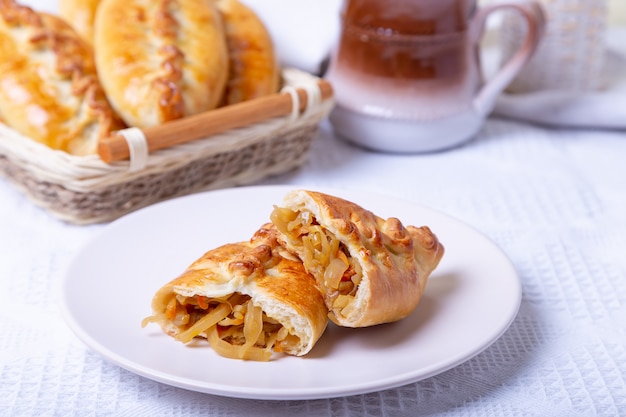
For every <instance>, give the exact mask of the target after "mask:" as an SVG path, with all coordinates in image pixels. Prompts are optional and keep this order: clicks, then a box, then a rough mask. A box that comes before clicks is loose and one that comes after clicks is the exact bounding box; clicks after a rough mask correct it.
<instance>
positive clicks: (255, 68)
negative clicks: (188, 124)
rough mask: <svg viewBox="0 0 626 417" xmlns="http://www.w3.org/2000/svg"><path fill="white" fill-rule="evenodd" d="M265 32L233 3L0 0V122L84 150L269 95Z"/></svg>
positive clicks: (273, 76)
mask: <svg viewBox="0 0 626 417" xmlns="http://www.w3.org/2000/svg"><path fill="white" fill-rule="evenodd" d="M279 71H280V69H279V65H278V60H277V57H276V56H275V51H274V47H273V43H272V39H271V38H270V35H269V32H268V31H267V29H266V28H265V26H264V25H263V22H262V21H261V20H260V19H259V18H258V17H257V15H256V14H255V13H254V12H253V11H252V10H251V9H249V8H248V7H246V6H245V5H244V4H243V3H241V2H239V1H238V0H61V1H60V4H59V15H58V16H56V15H51V14H47V13H43V12H38V11H36V10H33V9H32V8H30V7H27V6H24V5H21V4H19V3H18V2H16V1H15V0H2V1H0V85H2V89H0V118H1V119H2V121H3V122H4V123H5V124H7V125H8V126H10V127H12V128H13V129H15V130H16V131H18V132H20V133H22V134H23V135H25V136H28V137H30V138H32V139H34V140H36V141H39V142H41V143H44V144H46V145H48V146H50V147H52V148H54V149H60V150H63V151H66V152H68V153H71V154H76V155H85V154H92V153H95V152H96V149H97V143H98V141H99V140H100V139H102V138H104V137H107V136H109V135H110V134H111V132H113V131H115V130H119V129H121V128H124V127H138V128H145V127H151V126H158V125H160V124H162V123H165V122H168V121H170V120H175V119H179V118H183V117H187V116H190V115H193V114H197V113H200V112H205V111H208V110H211V109H214V108H216V107H219V106H224V105H229V104H234V103H237V102H241V101H245V100H250V99H253V98H256V97H260V96H264V95H267V94H272V93H275V92H276V91H277V90H278V87H279Z"/></svg>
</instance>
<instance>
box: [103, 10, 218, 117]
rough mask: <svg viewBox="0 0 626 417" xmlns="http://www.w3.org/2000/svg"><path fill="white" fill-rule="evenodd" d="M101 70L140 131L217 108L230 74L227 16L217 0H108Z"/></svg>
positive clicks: (107, 86)
mask: <svg viewBox="0 0 626 417" xmlns="http://www.w3.org/2000/svg"><path fill="white" fill-rule="evenodd" d="M94 49H95V56H96V66H97V68H98V73H99V74H100V78H101V81H102V85H103V87H104V90H105V92H106V94H107V96H108V97H109V100H110V101H111V103H112V105H113V107H114V108H115V109H116V111H117V112H118V113H119V114H120V116H121V117H122V118H123V119H124V121H125V122H126V123H127V124H128V125H130V126H135V127H139V128H145V127H151V126H157V125H160V124H162V123H164V122H167V121H170V120H174V119H178V118H182V117H186V116H190V115H193V114H197V113H200V112H204V111H207V110H211V109H213V108H215V107H216V106H217V105H218V104H219V102H220V100H221V98H222V94H223V92H224V87H225V85H226V78H227V75H228V51H227V46H226V39H225V34H224V28H223V24H222V19H221V17H220V15H219V12H218V11H217V9H216V7H215V5H214V4H213V2H212V1H209V0H102V1H101V3H100V5H99V6H98V9H97V12H96V20H95V24H94Z"/></svg>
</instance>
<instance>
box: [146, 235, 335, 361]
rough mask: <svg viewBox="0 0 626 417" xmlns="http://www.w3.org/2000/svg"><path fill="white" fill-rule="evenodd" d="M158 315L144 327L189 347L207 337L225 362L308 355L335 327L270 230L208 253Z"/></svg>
mask: <svg viewBox="0 0 626 417" xmlns="http://www.w3.org/2000/svg"><path fill="white" fill-rule="evenodd" d="M152 309H153V315H152V316H150V317H149V318H147V319H146V320H144V325H146V324H147V323H148V322H156V323H158V324H160V325H161V327H162V329H163V330H164V331H165V332H166V333H167V334H169V335H171V336H173V337H175V338H177V339H178V340H180V341H182V342H189V341H191V340H192V339H193V338H194V337H204V338H206V339H208V340H209V343H210V344H211V346H212V347H213V349H215V350H216V351H217V352H218V353H219V354H221V355H223V356H227V357H231V358H238V359H248V360H260V361H266V360H269V359H270V357H271V355H272V349H273V350H274V351H281V352H285V353H287V354H291V355H296V356H302V355H305V354H306V353H308V352H309V351H310V350H311V349H312V348H313V346H314V345H315V343H316V342H317V340H318V339H319V338H320V336H321V335H322V333H323V332H324V330H325V328H326V325H327V323H328V317H327V311H326V306H325V305H324V300H323V299H322V295H321V293H320V292H319V291H318V289H317V286H316V283H315V279H314V278H313V277H312V276H311V275H310V274H308V273H307V272H306V271H305V270H304V267H303V265H302V263H301V262H300V260H299V259H297V258H296V257H295V256H293V255H291V254H290V253H289V252H287V251H286V250H285V249H284V248H282V247H281V246H280V245H279V244H278V242H277V231H276V229H275V228H274V227H273V226H272V225H271V224H269V223H268V224H266V225H263V227H261V228H260V229H259V230H258V231H257V232H256V233H255V234H254V236H253V237H252V239H251V240H250V241H249V242H240V243H231V244H226V245H223V246H220V247H218V248H216V249H213V250H210V251H208V252H207V253H205V254H204V255H203V256H202V257H200V258H199V259H198V260H196V261H195V262H194V263H192V264H191V265H190V266H189V268H188V269H187V270H186V271H185V272H184V273H183V274H182V275H181V276H179V277H178V278H176V279H174V280H173V281H171V282H169V283H168V284H166V285H164V286H163V287H162V288H161V289H160V290H158V292H157V293H156V294H155V296H154V298H153V301H152ZM207 317H208V318H207ZM218 334H219V335H218Z"/></svg>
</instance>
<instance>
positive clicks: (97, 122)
mask: <svg viewBox="0 0 626 417" xmlns="http://www.w3.org/2000/svg"><path fill="white" fill-rule="evenodd" d="M0 85H1V86H2V88H0V114H1V115H2V119H3V120H5V121H6V123H7V124H8V125H9V126H10V127H12V128H14V129H15V130H17V131H18V132H20V133H22V134H23V135H25V136H28V137H31V138H33V139H34V140H37V141H39V142H42V143H44V144H46V145H48V146H50V147H52V148H54V149H60V150H64V151H67V152H69V153H72V154H78V155H85V154H91V153H95V151H96V146H97V142H98V140H99V139H101V138H102V137H105V136H107V135H108V134H109V133H110V132H111V131H112V130H117V129H119V128H121V127H122V124H121V122H120V120H119V119H118V118H117V117H116V116H115V114H114V112H113V110H112V109H111V107H110V105H109V103H108V101H107V99H106V97H105V95H104V93H103V91H102V88H101V86H100V83H99V80H98V77H97V75H96V69H95V65H94V60H93V51H92V49H91V47H90V46H89V45H88V44H87V43H85V42H84V41H83V40H82V39H81V38H80V37H79V36H78V34H77V33H76V32H75V31H74V30H73V29H72V28H71V27H70V26H69V25H68V24H67V23H65V22H64V21H63V20H62V19H60V18H58V17H56V16H53V15H49V14H46V13H38V12H36V11H34V10H33V9H31V8H29V7H25V6H21V5H18V4H17V3H15V2H14V1H10V0H2V1H0Z"/></svg>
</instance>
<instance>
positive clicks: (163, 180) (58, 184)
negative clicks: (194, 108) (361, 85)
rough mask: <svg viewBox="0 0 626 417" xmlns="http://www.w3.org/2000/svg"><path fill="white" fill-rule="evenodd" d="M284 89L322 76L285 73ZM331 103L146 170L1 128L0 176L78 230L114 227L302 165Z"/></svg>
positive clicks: (165, 154) (212, 141) (183, 149)
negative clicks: (127, 218)
mask: <svg viewBox="0 0 626 417" xmlns="http://www.w3.org/2000/svg"><path fill="white" fill-rule="evenodd" d="M283 79H284V84H285V85H286V86H292V87H297V88H301V87H304V88H312V86H316V85H317V81H318V80H319V79H318V78H316V77H314V76H312V75H310V74H307V73H304V72H301V71H298V70H295V69H287V70H285V71H284V72H283ZM332 106H333V100H332V99H327V100H323V101H321V100H320V101H318V102H313V103H308V106H307V109H306V110H305V111H304V112H303V113H302V114H300V115H298V116H295V117H294V115H288V116H285V117H276V118H272V119H269V120H266V121H263V122H260V123H256V124H253V125H250V126H245V127H242V128H238V129H232V130H229V131H227V132H225V133H221V134H216V135H213V136H211V137H207V138H203V139H199V140H195V141H192V142H188V143H184V144H180V145H176V146H173V147H170V148H166V149H162V150H159V151H156V152H154V153H152V154H150V156H149V158H148V160H147V163H146V165H145V166H144V167H143V168H142V169H140V170H131V169H129V167H130V165H131V164H130V161H119V162H114V163H111V164H107V163H105V162H103V161H102V160H101V159H100V158H99V156H98V155H89V156H73V155H69V154H67V153H65V152H62V151H57V150H53V149H50V148H48V147H47V146H45V145H42V144H40V143H38V142H35V141H34V140H32V139H30V138H27V137H24V136H22V135H20V134H18V133H17V132H15V131H14V130H12V129H10V128H8V127H7V126H5V125H3V124H0V174H3V175H4V176H5V177H6V178H8V179H9V181H11V182H12V183H13V184H15V186H16V187H17V188H19V189H20V190H22V191H23V192H24V193H25V194H26V195H27V196H28V197H29V198H30V199H31V200H32V201H33V202H34V203H35V204H37V205H39V206H41V207H43V208H44V209H46V210H47V211H49V212H50V213H52V214H53V215H54V216H56V217H58V218H60V219H62V220H64V221H67V222H69V223H75V224H90V223H99V222H105V221H110V220H113V219H115V218H118V217H120V216H122V215H124V214H126V213H129V212H131V211H134V210H137V209H139V208H141V207H145V206H148V205H150V204H154V203H156V202H159V201H162V200H165V199H168V198H172V197H176V196H181V195H185V194H190V193H194V192H198V191H202V190H208V189H216V188H223V187H230V186H237V185H244V184H251V183H254V182H257V181H259V180H261V179H263V178H265V177H268V176H271V175H276V174H279V173H283V172H286V171H289V170H292V169H295V168H297V167H298V166H300V165H301V164H302V163H303V162H304V161H305V160H306V159H307V156H308V152H309V149H310V144H311V141H312V140H313V138H314V137H315V135H316V133H317V129H318V125H319V123H320V122H321V121H322V120H323V119H324V118H325V117H326V116H327V115H328V113H329V112H330V110H331V108H332Z"/></svg>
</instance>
